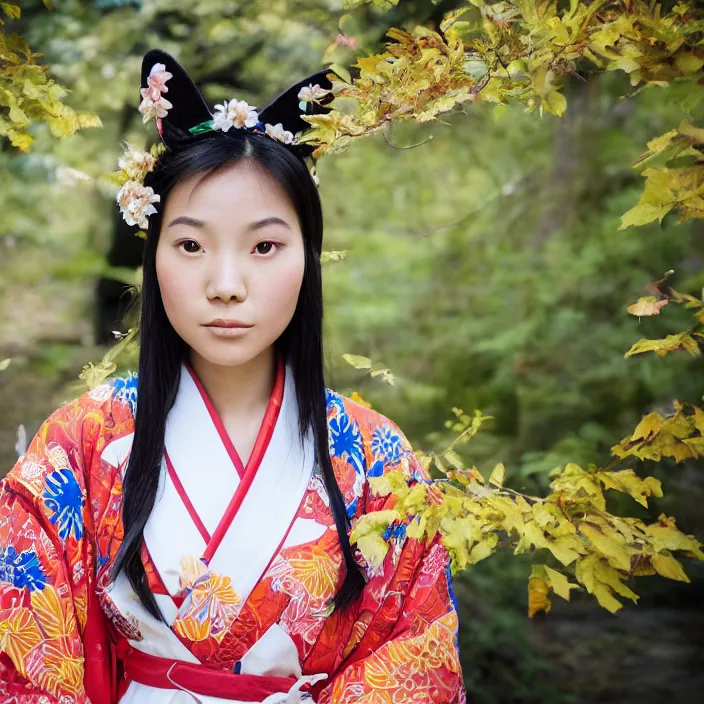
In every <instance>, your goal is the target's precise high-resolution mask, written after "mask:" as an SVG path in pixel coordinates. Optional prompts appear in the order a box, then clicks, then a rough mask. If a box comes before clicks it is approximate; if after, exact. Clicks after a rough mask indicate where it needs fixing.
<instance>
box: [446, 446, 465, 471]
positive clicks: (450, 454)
mask: <svg viewBox="0 0 704 704" xmlns="http://www.w3.org/2000/svg"><path fill="white" fill-rule="evenodd" d="M443 457H444V458H445V459H446V460H447V461H448V462H449V463H450V464H451V465H452V466H453V467H454V468H455V469H462V468H463V467H464V462H462V458H461V457H460V456H459V455H458V454H457V453H456V452H455V451H454V450H446V451H445V452H443Z"/></svg>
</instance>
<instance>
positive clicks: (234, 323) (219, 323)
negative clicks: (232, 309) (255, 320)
mask: <svg viewBox="0 0 704 704" xmlns="http://www.w3.org/2000/svg"><path fill="white" fill-rule="evenodd" d="M206 327H209V328H251V327H252V326H251V325H247V324H246V323H241V322H240V321H239V320H225V319H224V318H216V319H215V320H212V321H211V322H209V323H206Z"/></svg>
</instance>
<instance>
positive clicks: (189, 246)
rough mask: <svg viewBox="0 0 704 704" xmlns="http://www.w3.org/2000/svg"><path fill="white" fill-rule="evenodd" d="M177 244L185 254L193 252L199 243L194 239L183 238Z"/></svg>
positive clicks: (196, 249)
mask: <svg viewBox="0 0 704 704" xmlns="http://www.w3.org/2000/svg"><path fill="white" fill-rule="evenodd" d="M178 246H179V247H182V248H183V251H184V252H186V253H187V254H195V253H196V252H197V251H198V250H199V249H200V245H199V244H198V243H197V242H196V241H195V240H184V241H183V242H180V243H179V245H178Z"/></svg>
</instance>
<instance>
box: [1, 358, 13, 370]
mask: <svg viewBox="0 0 704 704" xmlns="http://www.w3.org/2000/svg"><path fill="white" fill-rule="evenodd" d="M10 362H12V358H11V357H8V358H7V359H3V360H0V372H4V371H5V370H6V369H7V368H8V367H9V366H10Z"/></svg>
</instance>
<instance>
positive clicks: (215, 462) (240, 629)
mask: <svg viewBox="0 0 704 704" xmlns="http://www.w3.org/2000/svg"><path fill="white" fill-rule="evenodd" d="M326 399H327V417H328V430H329V450H330V457H331V460H332V465H333V468H334V471H335V475H336V478H337V482H338V484H339V486H340V489H341V491H342V495H343V497H344V500H345V504H346V507H347V513H348V516H349V517H350V519H351V522H352V525H354V523H355V521H356V520H357V519H359V517H360V516H362V515H364V514H366V513H368V512H371V511H378V510H384V509H388V508H390V507H391V506H393V503H394V499H393V496H390V495H389V496H379V495H375V493H374V492H372V491H371V490H370V486H369V483H368V478H369V477H373V476H380V475H382V474H383V473H385V472H389V471H393V470H398V469H402V470H403V471H404V472H406V476H407V480H408V482H409V483H413V482H416V481H426V480H427V475H426V474H425V473H424V470H423V469H422V467H421V466H420V463H419V462H418V460H417V459H416V458H415V456H414V455H413V450H412V448H411V446H410V445H409V443H408V441H407V439H406V438H405V437H404V435H403V433H402V432H401V431H400V430H399V428H398V427H397V426H396V425H395V424H394V423H392V422H391V421H390V420H388V419H387V418H385V417H384V416H383V415H381V414H379V413H377V412H375V411H373V410H371V409H368V408H366V407H364V406H362V405H359V404H357V403H355V402H353V401H351V400H350V399H348V398H345V397H343V396H341V395H339V394H337V393H335V392H334V391H331V390H329V389H328V390H326ZM137 401H138V399H137V379H136V376H135V375H134V374H132V373H130V374H128V375H127V376H126V377H124V378H118V379H115V380H111V381H109V382H108V383H105V384H103V385H101V386H98V387H97V388H95V389H93V390H92V391H89V392H86V393H84V394H83V395H82V396H80V397H79V398H77V399H75V400H74V401H72V402H70V403H68V404H66V405H64V406H63V407H61V408H60V409H58V410H57V411H56V412H54V413H53V414H52V415H51V416H50V417H49V418H48V419H47V420H46V421H45V422H44V424H43V425H42V426H41V428H40V430H39V431H38V432H37V434H36V436H35V437H34V439H33V440H32V442H31V444H30V445H29V447H28V448H27V450H26V452H25V454H24V455H23V456H21V457H20V458H19V460H18V461H17V463H16V465H15V466H14V468H13V469H12V470H11V471H10V473H9V474H8V475H7V477H6V478H5V479H4V480H3V481H2V482H1V483H0V701H2V702H3V703H4V704H8V703H14V702H17V703H18V704H19V703H22V704H24V703H26V704H29V703H32V704H34V703H36V704H40V703H41V704H51V703H54V702H59V703H60V704H67V703H68V702H79V703H85V702H92V703H93V704H113V703H114V702H118V701H119V702H123V703H125V704H141V703H145V704H172V703H173V704H178V703H180V702H184V703H190V702H193V701H196V702H203V704H219V703H222V702H252V701H254V702H266V703H267V704H273V703H274V702H299V701H301V702H302V701H315V702H318V703H327V702H335V704H345V703H351V702H354V703H355V704H365V703H368V704H372V703H374V704H392V703H393V704H396V703H399V704H400V703H401V702H418V703H419V704H423V703H425V702H437V703H443V702H445V703H450V702H452V703H456V702H457V703H459V702H464V701H465V692H464V688H463V685H462V673H461V669H460V662H459V652H458V641H457V632H458V617H457V608H456V604H455V600H454V595H453V592H452V586H451V581H450V572H449V558H448V554H447V552H446V550H445V548H444V546H443V545H442V543H441V542H440V541H439V539H434V540H430V539H426V540H425V541H422V542H421V541H418V540H416V539H415V538H408V537H407V536H406V535H405V525H403V524H399V525H393V526H392V527H391V528H390V529H389V530H387V532H386V534H385V535H384V539H385V540H386V541H387V542H388V545H389V549H388V551H387V553H386V556H385V558H384V560H383V563H382V565H381V566H380V567H379V566H378V565H376V566H374V567H373V566H372V565H371V564H369V563H367V561H366V560H365V558H364V557H363V556H362V554H361V553H360V552H359V551H358V550H356V549H355V561H356V562H357V564H358V565H359V566H360V568H361V570H362V573H363V575H364V578H365V581H366V585H365V587H364V590H363V592H362V595H361V596H360V597H359V598H358V599H357V600H356V602H353V604H352V605H351V606H349V607H347V608H345V609H342V610H334V609H332V607H331V606H330V600H331V598H332V597H333V596H334V594H335V593H336V591H337V590H338V589H339V587H340V585H341V584H342V581H343V579H344V575H345V566H344V559H343V555H342V550H341V548H340V544H339V541H338V533H337V530H336V528H335V523H334V520H333V516H332V513H331V510H330V501H329V497H328V495H327V492H326V490H325V487H324V484H323V480H322V476H321V475H320V473H319V470H318V467H317V466H316V462H315V460H314V456H315V453H314V446H313V441H312V438H311V437H310V436H309V437H307V438H306V439H305V440H304V441H301V439H300V435H299V431H298V410H297V409H298V406H297V403H296V396H295V381H294V379H293V375H292V373H291V370H290V368H289V367H287V366H286V365H284V364H283V363H279V369H278V372H277V377H276V383H275V386H274V390H273V392H272V395H271V398H270V400H269V405H268V408H267V410H266V414H265V417H264V421H263V423H262V426H261V429H260V431H259V435H258V437H257V440H256V443H255V446H254V449H253V451H252V454H251V457H250V458H249V460H248V461H247V462H246V464H244V463H243V462H242V459H241V458H240V456H239V455H238V453H237V450H236V448H235V447H234V446H233V444H232V442H231V440H230V439H229V437H228V435H227V432H226V431H225V429H224V426H223V423H222V422H221V420H220V418H219V417H218V414H217V411H216V410H215V408H214V405H213V404H212V402H211V400H210V399H209V397H208V395H207V393H206V391H205V389H204V387H203V386H202V384H201V382H200V381H199V379H198V378H197V376H196V374H195V372H194V371H193V370H192V369H191V367H190V366H189V365H187V364H186V363H184V364H182V368H181V378H180V383H179V389H178V393H177V398H176V402H175V405H174V406H173V408H172V410H171V411H170V412H169V415H168V417H167V424H166V431H165V451H164V456H163V462H162V466H161V474H160V479H159V489H158V493H157V498H156V502H155V505H154V508H153V510H152V512H151V514H150V517H149V520H148V522H147V524H146V527H145V529H144V541H143V545H142V552H141V558H142V561H143V563H144V566H145V573H146V577H147V580H148V585H149V587H150V588H151V590H152V592H153V593H154V595H155V598H156V600H157V603H158V605H159V608H160V609H161V611H162V614H163V615H164V617H165V620H166V623H165V622H164V621H160V620H157V619H155V618H154V617H153V616H151V615H150V613H149V612H148V611H147V610H146V609H145V608H144V607H143V605H142V604H141V602H140V601H139V600H138V599H137V596H136V594H135V593H134V591H133V589H132V587H131V586H130V583H129V581H128V580H127V578H126V577H125V576H124V574H123V573H121V574H120V575H119V576H118V577H117V579H115V580H114V581H111V575H110V568H111V565H112V563H113V562H114V560H115V556H116V554H117V551H118V549H119V547H120V545H121V541H122V539H123V525H122V519H121V501H122V476H123V472H124V470H125V468H126V466H127V461H128V459H129V453H130V447H131V443H132V437H133V434H134V417H135V412H136V409H137ZM353 549H354V546H353Z"/></svg>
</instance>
